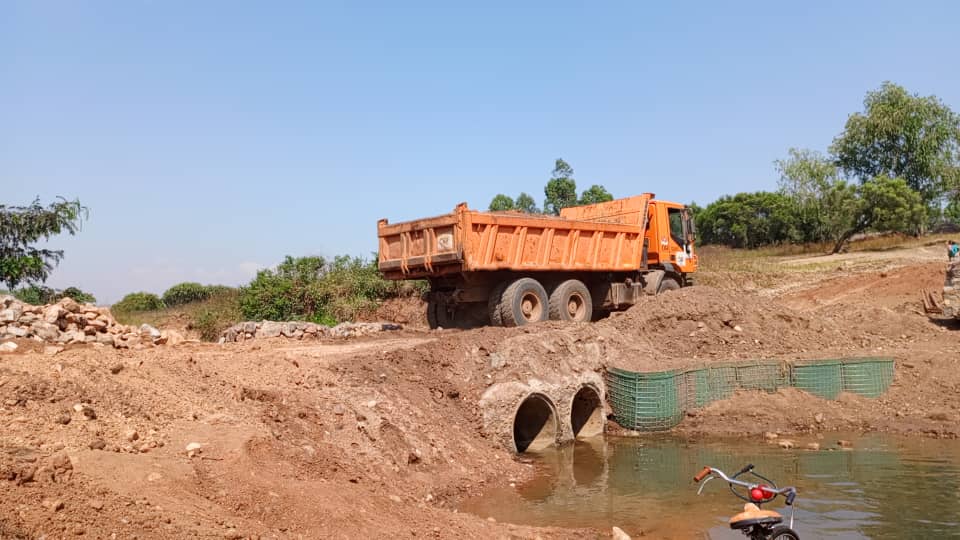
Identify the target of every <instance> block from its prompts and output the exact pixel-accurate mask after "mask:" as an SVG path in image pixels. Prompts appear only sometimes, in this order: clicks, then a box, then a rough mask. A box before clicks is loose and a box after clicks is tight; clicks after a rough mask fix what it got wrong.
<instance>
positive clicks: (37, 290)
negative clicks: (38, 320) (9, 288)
mask: <svg viewBox="0 0 960 540" xmlns="http://www.w3.org/2000/svg"><path fill="white" fill-rule="evenodd" d="M13 296H15V297H16V298H17V300H20V301H21V302H26V303H27V304H32V305H34V306H41V305H43V304H52V303H53V302H55V301H56V300H55V298H56V297H57V291H56V290H54V289H51V288H50V287H45V286H43V285H28V286H26V287H20V288H19V289H16V290H14V291H13Z"/></svg>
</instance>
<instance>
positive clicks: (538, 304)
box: [488, 278, 549, 326]
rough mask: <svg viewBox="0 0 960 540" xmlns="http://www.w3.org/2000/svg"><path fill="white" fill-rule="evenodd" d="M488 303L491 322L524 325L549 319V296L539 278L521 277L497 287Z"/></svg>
mask: <svg viewBox="0 0 960 540" xmlns="http://www.w3.org/2000/svg"><path fill="white" fill-rule="evenodd" d="M498 293H499V294H498ZM488 305H489V308H490V309H489V315H490V323H491V324H493V325H502V326H523V325H525V324H528V323H533V322H539V321H545V320H547V314H548V307H547V306H548V305H549V298H547V291H546V290H545V289H544V288H543V285H541V284H540V283H539V282H538V281H537V280H535V279H533V278H520V279H517V280H514V281H512V282H510V283H509V284H507V285H506V286H503V285H500V286H497V287H495V288H494V290H493V292H492V294H491V295H490V301H489V304H488Z"/></svg>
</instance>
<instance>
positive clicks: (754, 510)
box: [730, 503, 783, 529]
mask: <svg viewBox="0 0 960 540" xmlns="http://www.w3.org/2000/svg"><path fill="white" fill-rule="evenodd" d="M781 521H783V516H781V515H780V514H779V513H778V512H774V511H773V510H761V509H760V508H759V507H758V506H757V505H755V504H753V503H747V504H745V505H743V512H740V513H739V514H737V515H735V516H733V517H732V518H730V528H731V529H746V528H747V527H752V526H754V525H775V524H777V523H780V522H781Z"/></svg>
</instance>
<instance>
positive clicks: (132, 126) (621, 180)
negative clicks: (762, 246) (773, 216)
mask: <svg viewBox="0 0 960 540" xmlns="http://www.w3.org/2000/svg"><path fill="white" fill-rule="evenodd" d="M660 4H664V5H660ZM725 4H726V3H721V2H703V3H696V2H691V3H684V4H681V3H666V2H664V3H652V2H651V3H645V2H559V1H549V2H547V1H544V2H532V1H531V2H471V3H467V2H450V1H437V2H416V1H411V2H381V3H373V2H360V1H344V2H319V1H316V2H302V3H301V2H292V1H291V2H214V1H204V2H186V1H184V2H175V1H152V2H149V1H141V2H136V1H123V2H82V1H76V2H73V1H70V2H67V1H42V0H34V1H24V2H18V1H12V2H11V1H6V2H2V3H0V51H2V53H0V188H2V201H3V202H4V203H6V204H26V203H29V202H30V201H31V200H32V199H33V198H34V197H36V196H39V197H40V198H41V200H43V201H45V202H46V201H49V200H51V199H52V198H53V197H55V196H57V195H62V196H65V197H68V198H74V197H79V198H80V200H81V201H82V202H83V203H84V204H86V205H87V206H89V207H90V210H91V212H90V220H89V221H88V222H87V223H85V224H84V227H83V231H82V232H81V233H80V234H79V235H78V236H76V237H73V238H69V237H68V238H57V239H56V240H54V241H52V242H51V244H52V245H54V246H56V247H62V248H63V249H65V250H66V257H65V259H64V261H63V262H62V263H61V265H60V267H59V268H58V269H57V270H56V271H55V272H54V274H53V276H52V278H51V280H50V282H49V283H50V284H51V285H53V286H57V287H65V286H67V285H78V286H80V287H81V288H83V289H85V290H90V291H92V292H93V293H94V294H96V296H97V297H98V298H99V299H100V300H101V301H105V302H111V301H115V300H117V299H119V297H120V296H122V295H123V294H124V293H126V292H130V291H133V290H148V291H154V292H162V291H163V290H164V289H165V288H166V287H168V286H169V285H171V284H173V283H176V282H179V281H184V280H195V281H201V282H220V283H227V284H238V283H241V282H243V281H245V280H247V279H249V277H250V276H251V275H252V273H253V271H254V270H255V269H256V268H257V267H259V266H270V265H273V264H276V263H277V262H279V261H280V260H281V259H282V257H283V256H284V255H285V254H292V255H306V254H321V255H328V256H329V255H334V254H338V253H350V254H357V255H362V254H368V253H370V252H372V251H374V250H375V249H376V221H377V219H379V218H381V217H388V218H389V219H391V220H392V221H398V220H403V219H409V218H415V217H422V216H425V215H435V214H440V213H444V212H447V211H449V210H451V209H452V208H453V207H454V205H456V204H457V203H458V202H460V201H467V202H469V203H470V205H471V206H474V207H485V206H486V204H487V203H488V202H489V200H490V199H491V197H492V196H493V195H495V194H496V193H498V192H505V193H508V194H511V195H516V194H517V193H519V192H520V191H527V192H529V193H531V194H533V195H535V197H536V198H537V199H542V194H543V184H544V183H545V181H546V180H547V178H548V176H549V173H550V170H551V168H552V164H553V160H554V159H555V158H557V157H563V158H564V159H566V160H567V161H568V162H570V164H571V165H572V166H573V167H574V169H575V171H576V175H575V177H576V179H577V182H578V186H579V187H580V188H581V189H582V188H585V187H588V186H589V185H590V184H593V183H600V184H603V185H604V186H606V187H607V188H608V189H609V190H610V191H611V192H612V193H613V194H614V195H616V196H626V195H631V194H636V193H640V192H643V191H654V192H656V193H657V195H658V196H659V197H661V198H665V199H671V200H679V201H684V202H689V201H697V202H699V203H701V204H703V203H707V202H710V201H712V200H713V199H715V198H716V197H718V196H719V195H722V194H726V193H733V192H737V191H748V190H751V191H752V190H760V189H773V188H774V187H775V185H776V174H775V172H774V169H773V166H772V161H773V160H774V159H777V158H780V157H783V156H784V155H785V154H786V151H787V149H788V148H789V147H791V146H796V147H809V148H814V149H819V150H824V149H825V148H826V147H827V146H828V145H829V143H830V141H831V140H832V138H833V137H834V136H835V135H836V134H837V133H838V132H839V131H840V130H841V129H842V127H843V124H844V121H845V119H846V117H847V115H848V114H849V113H851V112H854V111H857V110H860V109H861V107H862V100H863V96H864V94H865V93H866V92H867V91H868V90H871V89H875V88H877V87H878V86H879V85H880V84H881V82H883V81H885V80H891V81H894V82H896V83H898V84H902V85H904V86H906V87H907V88H908V89H909V90H910V91H912V92H917V93H920V94H924V95H928V94H936V95H938V96H939V97H941V98H942V99H943V100H944V101H945V102H946V103H947V104H948V105H950V106H951V107H953V108H954V109H955V110H957V109H960V69H958V67H960V41H958V34H957V28H958V26H957V25H958V21H960V3H957V2H937V3H932V2H902V1H901V2H853V1H849V2H822V3H817V2H792V3H783V2H769V1H764V2H755V3H731V4H732V5H730V6H727V5H725Z"/></svg>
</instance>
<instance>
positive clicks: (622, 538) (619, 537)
mask: <svg viewBox="0 0 960 540" xmlns="http://www.w3.org/2000/svg"><path fill="white" fill-rule="evenodd" d="M611 538H612V539H613V540H630V535H629V534H627V533H625V532H623V529H621V528H620V527H614V528H613V533H612V535H611Z"/></svg>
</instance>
